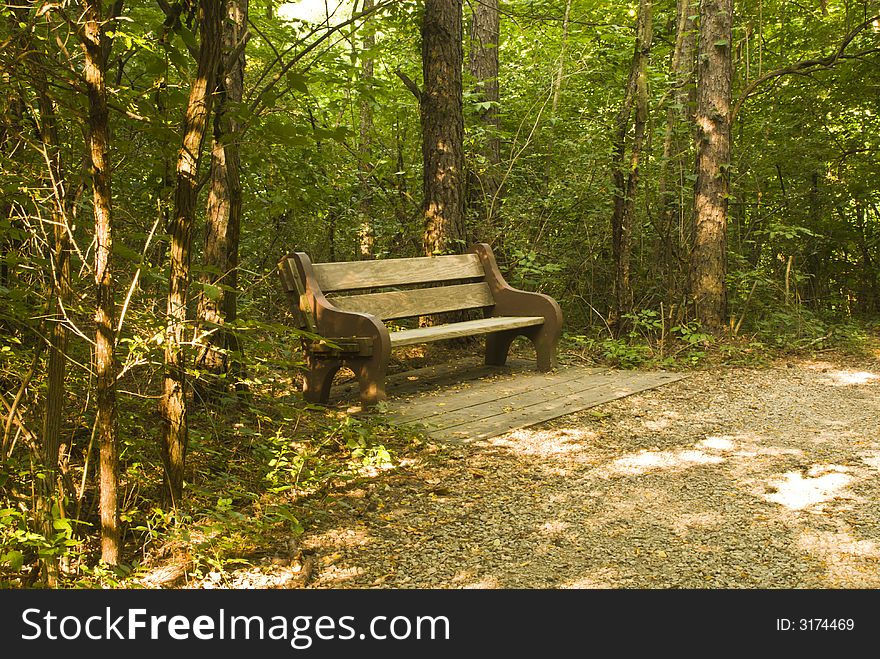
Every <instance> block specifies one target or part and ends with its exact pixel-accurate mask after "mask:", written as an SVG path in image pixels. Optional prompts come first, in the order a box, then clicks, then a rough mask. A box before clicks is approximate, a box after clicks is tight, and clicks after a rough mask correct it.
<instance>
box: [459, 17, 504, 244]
mask: <svg viewBox="0 0 880 659" xmlns="http://www.w3.org/2000/svg"><path fill="white" fill-rule="evenodd" d="M500 28H501V25H500V14H499V13H498V0H482V1H481V2H479V3H475V4H474V5H473V17H472V19H471V29H470V54H469V57H468V67H469V70H470V74H471V76H473V78H474V80H475V81H476V83H477V89H476V94H475V96H476V98H477V99H478V101H479V102H482V103H488V104H490V105H488V107H484V108H480V110H479V113H478V115H477V121H478V127H479V131H480V133H481V135H482V137H481V138H480V139H479V141H478V142H479V146H478V147H477V148H476V150H475V153H474V154H473V158H472V159H471V160H472V162H471V163H470V166H469V167H468V186H467V187H468V205H469V206H470V210H471V216H472V217H474V218H475V219H476V230H475V233H477V235H478V236H480V238H481V239H482V238H490V237H493V236H494V234H495V231H494V228H495V227H496V226H497V224H498V214H499V211H500V207H501V173H500V171H499V168H500V165H501V138H500V137H499V136H498V125H499V117H498V103H499V101H500V94H499V87H498V41H499V39H500V36H501V34H500Z"/></svg>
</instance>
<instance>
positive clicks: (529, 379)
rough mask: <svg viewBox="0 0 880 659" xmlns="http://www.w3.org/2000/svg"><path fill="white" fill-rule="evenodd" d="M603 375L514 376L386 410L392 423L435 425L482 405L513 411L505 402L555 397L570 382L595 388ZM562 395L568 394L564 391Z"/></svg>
mask: <svg viewBox="0 0 880 659" xmlns="http://www.w3.org/2000/svg"><path fill="white" fill-rule="evenodd" d="M531 367H532V368H534V362H532V363H531ZM607 374H608V371H607V369H601V368H582V367H578V368H567V369H564V370H562V371H557V372H551V373H534V372H532V373H518V374H517V375H516V376H514V377H503V378H498V379H496V380H493V381H489V380H484V381H482V382H480V381H477V382H472V383H465V384H466V385H470V386H460V387H458V388H450V390H449V391H448V392H447V394H446V395H444V396H443V399H442V400H438V399H437V395H436V389H435V391H434V392H433V393H432V394H428V395H423V396H418V397H417V396H411V397H410V398H408V399H406V400H404V401H400V402H392V403H391V404H390V405H389V407H390V408H391V410H392V411H393V412H394V419H395V421H400V422H402V423H414V422H420V423H431V422H432V421H436V419H432V417H438V416H446V415H450V414H453V413H455V412H458V411H460V410H466V409H467V408H473V407H475V406H477V405H482V404H484V403H493V404H497V405H495V407H497V408H498V409H500V408H501V407H513V406H514V405H513V404H511V402H510V401H508V400H506V399H510V398H511V397H513V396H516V395H518V394H522V393H524V392H535V391H546V390H548V388H553V391H554V394H555V393H556V392H557V391H558V390H559V387H560V386H570V385H568V383H569V382H571V381H573V380H584V379H585V378H591V379H593V380H594V381H595V382H596V383H597V384H599V383H601V382H605V381H606V378H604V377H603V376H606V375H607ZM574 386H575V391H579V390H580V388H579V387H580V385H579V384H578V385H574ZM566 393H570V392H569V391H568V390H566ZM489 409H493V408H492V407H490V408H489ZM478 416H479V415H478ZM484 416H485V415H484Z"/></svg>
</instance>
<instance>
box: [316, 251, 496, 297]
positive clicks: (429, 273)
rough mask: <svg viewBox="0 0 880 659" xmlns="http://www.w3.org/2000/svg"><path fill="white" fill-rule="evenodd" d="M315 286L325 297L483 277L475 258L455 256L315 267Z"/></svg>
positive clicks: (472, 255)
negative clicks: (335, 293)
mask: <svg viewBox="0 0 880 659" xmlns="http://www.w3.org/2000/svg"><path fill="white" fill-rule="evenodd" d="M312 268H313V270H314V273H315V278H316V279H317V280H318V285H319V286H320V287H321V290H322V291H324V292H325V293H328V292H333V291H354V290H362V289H365V288H384V287H386V286H404V285H408V284H427V283H431V282H442V281H452V280H455V279H473V278H476V277H483V276H484V272H483V264H482V263H480V257H479V256H477V255H476V254H454V255H451V256H432V257H422V258H409V259H388V260H378V261H343V262H339V263H314V264H313V265H312Z"/></svg>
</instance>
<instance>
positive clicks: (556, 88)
mask: <svg viewBox="0 0 880 659" xmlns="http://www.w3.org/2000/svg"><path fill="white" fill-rule="evenodd" d="M570 18H571V0H566V2H565V15H564V16H563V18H562V48H560V50H559V63H558V65H557V67H556V75H555V76H554V78H553V100H552V102H551V106H550V138H549V140H548V143H547V154H546V155H545V156H544V191H545V192H546V191H547V189H548V188H549V186H550V169H551V166H552V162H553V149H554V147H555V124H556V115H557V112H558V111H559V102H560V100H562V78H563V77H564V75H565V52H566V50H568V28H569V20H570Z"/></svg>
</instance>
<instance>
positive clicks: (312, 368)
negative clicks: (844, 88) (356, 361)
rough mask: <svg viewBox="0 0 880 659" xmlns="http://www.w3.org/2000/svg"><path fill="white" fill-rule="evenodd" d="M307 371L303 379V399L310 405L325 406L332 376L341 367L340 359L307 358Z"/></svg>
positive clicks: (328, 397)
mask: <svg viewBox="0 0 880 659" xmlns="http://www.w3.org/2000/svg"><path fill="white" fill-rule="evenodd" d="M307 363H308V370H307V371H306V374H305V377H304V378H303V397H304V398H305V399H306V400H307V401H308V402H310V403H321V404H323V405H326V404H327V401H328V400H330V385H332V384H333V376H334V375H336V371H338V370H339V369H340V368H341V367H342V360H341V359H319V358H317V357H309V358H308V360H307Z"/></svg>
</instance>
